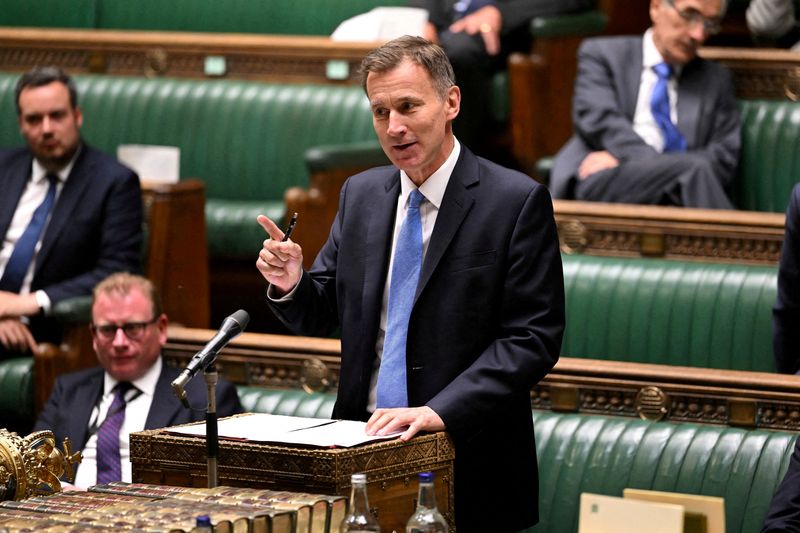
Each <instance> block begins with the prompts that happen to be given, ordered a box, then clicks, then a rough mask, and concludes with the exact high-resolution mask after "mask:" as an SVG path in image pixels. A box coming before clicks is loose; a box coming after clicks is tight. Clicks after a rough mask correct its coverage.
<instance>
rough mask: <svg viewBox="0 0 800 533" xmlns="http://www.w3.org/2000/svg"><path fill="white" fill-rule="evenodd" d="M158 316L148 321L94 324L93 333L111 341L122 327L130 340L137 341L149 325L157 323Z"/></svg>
mask: <svg viewBox="0 0 800 533" xmlns="http://www.w3.org/2000/svg"><path fill="white" fill-rule="evenodd" d="M156 320H158V317H155V318H153V319H151V320H149V321H147V322H125V323H124V324H100V325H97V324H92V333H94V334H95V335H97V336H98V337H100V338H101V339H103V340H106V341H110V340H113V339H114V337H116V336H117V330H118V329H121V330H122V332H123V333H125V336H126V337H128V338H129V339H130V340H132V341H135V340H137V339H140V338H141V337H142V335H144V330H145V329H147V326H149V325H150V324H153V323H155V321H156Z"/></svg>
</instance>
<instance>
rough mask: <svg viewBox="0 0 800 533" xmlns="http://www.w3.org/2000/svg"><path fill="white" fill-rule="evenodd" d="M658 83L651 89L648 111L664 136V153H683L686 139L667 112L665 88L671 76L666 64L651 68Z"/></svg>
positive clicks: (667, 93)
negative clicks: (651, 94)
mask: <svg viewBox="0 0 800 533" xmlns="http://www.w3.org/2000/svg"><path fill="white" fill-rule="evenodd" d="M653 70H655V72H656V75H657V76H658V81H657V82H656V86H655V87H654V88H653V96H652V97H651V99H650V110H651V111H652V113H653V118H654V119H655V121H656V123H657V124H658V127H659V128H661V132H662V133H663V134H664V151H665V152H685V151H686V139H684V138H683V135H681V132H680V130H678V127H677V126H675V124H673V123H672V118H671V116H670V112H669V92H668V91H667V86H668V84H669V77H670V76H671V75H672V67H671V66H669V65H668V64H667V63H659V64H658V65H656V66H654V67H653Z"/></svg>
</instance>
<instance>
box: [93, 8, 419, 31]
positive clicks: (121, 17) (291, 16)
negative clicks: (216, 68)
mask: <svg viewBox="0 0 800 533" xmlns="http://www.w3.org/2000/svg"><path fill="white" fill-rule="evenodd" d="M397 5H405V0H303V1H302V2H298V1H297V0H224V1H220V0H170V1H168V2H165V1H163V0H136V1H135V2H131V1H130V0H98V7H99V10H98V15H97V27H98V28H104V29H108V28H119V29H147V30H176V31H210V32H235V33H279V34H286V35H288V34H297V35H329V34H330V33H332V32H333V30H334V29H336V26H337V25H338V24H339V23H340V22H341V21H343V20H345V19H347V18H349V17H352V16H354V15H358V14H359V13H364V12H366V11H369V10H370V9H372V8H374V7H377V6H397Z"/></svg>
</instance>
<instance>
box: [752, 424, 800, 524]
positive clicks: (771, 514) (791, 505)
mask: <svg viewBox="0 0 800 533" xmlns="http://www.w3.org/2000/svg"><path fill="white" fill-rule="evenodd" d="M798 487H800V439H799V440H797V442H796V443H795V448H794V453H792V457H791V459H790V460H789V468H788V470H787V471H786V475H785V476H784V478H783V481H781V484H780V485H779V486H778V490H777V491H776V492H775V495H774V496H773V498H772V502H771V503H770V505H769V511H768V512H767V517H766V518H765V519H764V525H763V527H762V529H761V533H779V532H780V533H785V532H787V531H797V524H798V523H800V490H798Z"/></svg>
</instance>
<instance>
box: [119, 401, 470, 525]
mask: <svg viewBox="0 0 800 533" xmlns="http://www.w3.org/2000/svg"><path fill="white" fill-rule="evenodd" d="M240 416H242V415H240ZM130 446H131V463H132V467H133V482H135V483H155V484H162V485H174V486H184V487H205V486H207V480H208V477H207V461H206V442H205V438H202V437H192V436H186V435H177V434H171V433H169V428H165V429H158V430H150V431H141V432H138V433H131V436H130ZM454 457H455V451H454V448H453V444H452V441H451V440H450V438H449V436H448V435H447V434H446V433H444V432H440V433H432V434H427V435H418V436H416V437H414V438H413V439H411V440H410V441H409V442H406V443H403V442H401V441H399V440H391V441H383V442H374V443H370V444H364V445H361V446H356V447H352V448H314V447H295V446H287V445H275V444H265V443H260V442H241V441H233V440H225V439H222V440H220V445H219V455H218V461H217V463H218V484H219V485H230V486H234V487H253V488H267V489H276V490H289V491H296V492H310V493H317V494H336V495H343V496H346V497H349V496H350V475H351V474H353V473H356V472H364V473H366V474H367V481H368V497H369V503H370V507H371V508H372V510H373V512H374V513H375V514H376V516H377V517H378V521H379V522H380V525H381V531H386V532H387V533H390V532H392V531H393V530H396V531H405V523H406V521H407V520H408V517H409V516H411V514H412V513H413V512H414V508H415V506H416V496H417V490H418V482H417V474H418V473H419V472H424V471H432V472H434V475H435V483H436V499H437V503H438V505H439V509H440V510H441V512H442V514H443V515H444V516H445V518H446V519H447V521H448V522H449V523H450V526H451V528H452V527H453V526H454V523H455V516H454V499H453V459H454Z"/></svg>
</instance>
